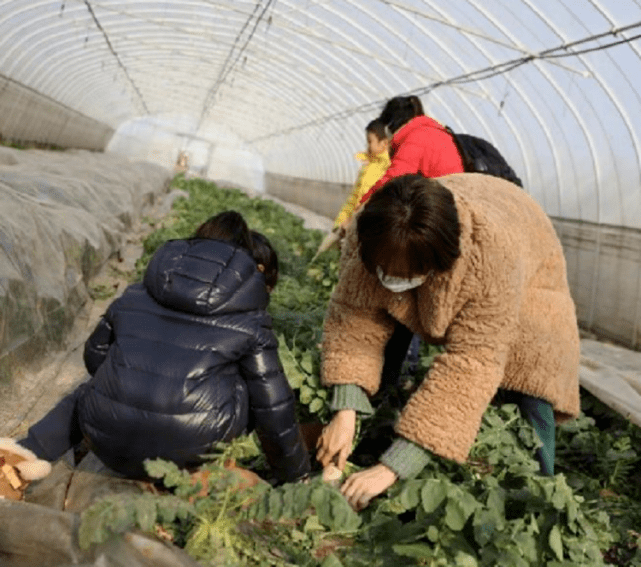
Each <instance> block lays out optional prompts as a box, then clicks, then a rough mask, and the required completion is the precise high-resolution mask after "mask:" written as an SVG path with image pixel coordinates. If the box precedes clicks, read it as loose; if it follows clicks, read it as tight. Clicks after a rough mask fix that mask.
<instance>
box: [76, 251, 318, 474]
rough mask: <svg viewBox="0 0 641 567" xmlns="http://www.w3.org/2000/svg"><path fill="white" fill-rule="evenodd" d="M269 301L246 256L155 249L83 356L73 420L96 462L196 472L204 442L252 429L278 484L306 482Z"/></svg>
mask: <svg viewBox="0 0 641 567" xmlns="http://www.w3.org/2000/svg"><path fill="white" fill-rule="evenodd" d="M267 302H268V294H267V292H266V289H265V280H264V276H263V275H262V273H260V272H259V271H258V270H257V268H256V263H255V262H254V260H253V258H252V257H251V256H250V255H249V254H248V253H247V252H246V251H245V250H244V249H242V248H238V247H235V246H233V245H231V244H229V243H226V242H221V241H217V240H207V239H192V240H173V241H169V242H167V243H166V244H164V245H163V246H162V247H161V248H160V249H159V250H158V251H157V252H156V253H155V254H154V256H153V258H152V259H151V261H150V263H149V266H148V268H147V271H146V274H145V278H144V281H143V283H142V284H133V285H131V286H129V287H128V288H127V289H126V290H125V292H124V293H123V295H122V296H121V297H120V298H118V299H117V300H116V301H114V302H113V303H112V304H111V306H110V307H109V309H108V310H107V312H106V313H105V315H104V316H103V318H102V320H101V321H100V323H99V324H98V326H97V327H96V329H95V331H94V332H93V333H92V335H91V336H90V337H89V339H88V341H87V343H86V345H85V353H84V356H85V364H86V366H87V370H88V371H89V373H90V374H91V375H92V378H91V379H90V381H89V382H88V384H87V387H86V388H85V389H84V392H83V394H82V395H81V397H80V399H79V401H78V412H79V414H78V415H79V420H80V425H81V429H82V431H83V433H84V435H85V437H86V438H87V439H88V441H89V443H90V445H91V447H92V449H93V450H94V452H95V453H96V454H97V455H98V457H99V458H100V459H101V460H102V461H103V462H104V463H105V464H106V465H107V466H109V467H111V468H112V469H114V470H116V471H118V472H121V473H123V474H125V475H127V476H130V477H134V478H135V477H142V476H144V468H143V464H142V463H143V461H144V459H147V458H155V457H160V458H163V459H168V460H171V461H174V462H176V463H177V464H178V465H179V466H190V465H194V464H198V463H199V462H202V461H201V459H200V458H199V456H200V455H202V454H204V453H207V452H208V451H209V450H210V449H211V448H212V444H213V443H215V442H217V441H229V440H231V439H233V438H234V437H236V436H238V435H240V434H242V433H243V432H245V431H248V430H251V429H254V428H255V429H256V432H257V434H258V437H259V439H260V441H261V444H262V446H263V450H264V451H265V454H266V456H267V460H268V462H269V464H270V466H271V467H272V469H273V472H274V474H275V476H276V477H277V478H278V479H279V480H280V481H293V480H296V479H298V478H300V477H302V476H304V475H305V474H307V473H308V472H309V470H310V464H309V455H308V453H307V451H306V449H305V447H304V445H303V441H302V438H301V435H300V431H299V428H298V424H297V422H296V418H295V415H294V396H293V393H292V390H291V388H290V386H289V384H288V382H287V379H286V378H285V375H284V374H283V371H282V366H281V364H280V361H279V358H278V351H277V347H278V343H277V340H276V337H275V336H274V334H273V332H272V329H271V317H270V316H269V315H268V314H267V312H266V311H265V308H266V306H267Z"/></svg>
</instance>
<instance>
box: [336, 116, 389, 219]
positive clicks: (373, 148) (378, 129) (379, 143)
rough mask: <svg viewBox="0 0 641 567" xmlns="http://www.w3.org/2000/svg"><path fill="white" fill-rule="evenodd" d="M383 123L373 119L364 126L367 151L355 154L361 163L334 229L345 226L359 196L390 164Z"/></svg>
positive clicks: (381, 175) (366, 190) (358, 201)
mask: <svg viewBox="0 0 641 567" xmlns="http://www.w3.org/2000/svg"><path fill="white" fill-rule="evenodd" d="M387 133H388V131H387V128H386V126H385V123H383V122H382V121H380V120H378V119H375V120H372V121H371V122H370V123H369V124H368V125H367V126H366V127H365V134H366V136H367V153H364V152H361V153H358V154H356V158H357V159H358V160H360V161H362V162H364V163H363V166H362V167H361V170H360V171H359V173H358V179H357V180H356V183H355V185H354V189H353V191H352V194H351V195H350V196H349V198H348V199H347V201H345V204H344V205H343V207H342V208H341V210H340V212H339V213H338V216H337V217H336V220H335V221H334V230H339V229H341V228H346V226H347V224H348V223H349V221H350V219H351V218H352V216H353V214H354V212H355V211H356V209H357V208H358V205H359V203H360V201H361V198H362V197H363V195H365V193H367V192H368V191H369V189H370V187H372V185H374V183H376V182H377V181H378V180H379V179H380V178H381V177H383V175H384V173H385V172H386V171H387V168H388V167H389V165H390V157H389V138H388V136H387Z"/></svg>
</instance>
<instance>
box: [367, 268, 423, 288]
mask: <svg viewBox="0 0 641 567" xmlns="http://www.w3.org/2000/svg"><path fill="white" fill-rule="evenodd" d="M376 275H377V276H378V280H379V281H380V282H381V284H382V285H383V287H385V288H387V289H389V290H390V291H393V292H394V293H401V292H403V291H407V290H408V289H414V288H415V287H418V286H419V285H422V284H423V283H424V282H425V280H426V279H427V275H425V276H416V277H415V278H412V279H409V280H408V279H405V278H395V277H394V276H386V275H385V274H384V273H383V269H382V268H381V267H380V266H376Z"/></svg>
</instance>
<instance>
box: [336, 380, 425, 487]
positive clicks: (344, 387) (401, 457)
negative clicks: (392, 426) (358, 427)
mask: <svg viewBox="0 0 641 567" xmlns="http://www.w3.org/2000/svg"><path fill="white" fill-rule="evenodd" d="M330 409H331V410H332V411H339V410H342V409H353V410H356V412H357V413H359V414H361V415H371V414H372V413H374V409H373V408H372V405H371V404H370V402H369V398H368V397H367V394H366V393H365V390H363V389H362V388H361V387H360V386H356V385H355V384H341V385H338V386H334V393H333V398H332V402H331V404H330ZM429 462H430V452H429V451H428V450H427V449H423V447H420V446H419V445H417V444H416V443H412V442H411V441H408V440H407V439H404V438H403V437H397V438H396V440H395V441H394V442H393V443H392V444H391V445H390V447H389V449H387V451H385V453H383V455H382V456H381V463H383V464H384V465H386V466H388V467H389V468H390V469H392V470H393V471H394V472H395V473H396V474H397V475H398V477H399V478H401V479H406V478H412V477H415V476H416V475H418V474H419V473H420V472H421V471H422V470H423V468H424V467H425V465H427V463H429Z"/></svg>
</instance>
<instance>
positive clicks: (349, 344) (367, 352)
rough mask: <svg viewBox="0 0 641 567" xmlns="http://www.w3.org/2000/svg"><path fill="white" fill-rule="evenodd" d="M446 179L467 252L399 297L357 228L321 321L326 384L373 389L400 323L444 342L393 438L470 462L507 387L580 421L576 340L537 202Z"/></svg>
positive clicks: (558, 255)
mask: <svg viewBox="0 0 641 567" xmlns="http://www.w3.org/2000/svg"><path fill="white" fill-rule="evenodd" d="M438 181H439V182H440V183H442V184H443V185H444V186H445V187H447V188H448V189H449V190H450V191H451V192H452V193H453V195H454V200H455V203H456V208H457V211H458V215H459V222H460V226H461V237H460V248H461V256H460V257H459V258H458V259H457V260H456V262H455V264H454V266H453V267H452V268H451V270H449V271H447V272H443V273H437V274H433V275H431V276H428V278H427V280H426V281H425V283H423V284H422V285H421V286H420V287H418V288H416V289H413V290H409V291H406V292H403V293H393V292H391V291H389V290H387V289H386V288H384V287H383V286H382V285H381V284H380V283H379V281H378V278H377V277H376V276H375V275H372V274H370V273H369V272H368V271H367V270H366V269H365V267H364V265H363V263H362V262H361V259H360V255H359V252H358V238H357V233H356V223H355V222H353V223H351V226H350V228H349V230H348V233H347V236H346V239H345V243H344V245H343V252H342V255H341V275H340V279H339V282H338V285H337V286H336V289H335V291H334V294H333V296H332V298H331V300H330V303H329V307H328V311H327V315H326V317H325V323H324V335H323V368H322V381H323V383H324V384H325V385H334V384H356V385H358V386H360V387H362V388H363V389H364V390H365V391H366V392H367V393H368V394H370V395H372V394H374V393H375V392H376V391H377V390H378V388H379V385H380V376H381V370H382V366H383V350H384V347H385V344H386V342H387V340H388V339H389V338H390V336H391V334H392V331H393V329H394V325H395V321H399V322H401V323H402V324H403V325H405V326H406V327H408V328H409V329H410V330H411V331H413V332H414V333H418V334H420V335H421V336H422V337H423V339H424V340H425V341H427V342H431V343H434V342H439V343H442V344H444V346H445V352H444V353H442V354H441V355H439V356H438V357H437V358H436V359H435V361H434V364H433V366H432V368H431V369H430V370H429V372H428V374H427V376H426V378H425V380H424V381H423V383H422V384H421V386H420V388H419V389H418V390H417V391H416V392H415V394H414V395H413V396H412V398H411V399H410V400H409V402H408V403H407V405H406V407H405V408H403V411H402V413H401V416H400V419H399V421H398V423H397V424H396V431H397V433H399V434H400V435H401V436H403V437H405V438H406V439H409V440H410V441H413V442H415V443H417V444H418V445H420V446H422V447H424V448H426V449H429V450H431V451H432V452H434V453H436V454H438V455H440V456H442V457H445V458H448V459H452V460H455V461H458V462H463V461H465V459H466V458H467V456H468V453H469V451H470V448H471V446H472V444H473V443H474V439H475V437H476V434H477V432H478V429H479V427H480V423H481V417H482V415H483V413H484V411H485V410H486V408H487V406H488V404H489V403H490V401H491V399H492V397H493V396H494V394H495V393H496V391H497V389H498V388H499V387H503V388H506V389H508V390H516V391H518V392H523V393H525V394H529V395H532V396H536V397H539V398H543V399H545V400H548V401H549V402H550V403H552V405H553V407H554V411H555V416H556V419H557V421H563V420H566V419H569V418H571V417H576V416H577V415H578V412H579V382H578V370H579V335H578V328H577V322H576V315H575V308H574V303H573V301H572V298H571V297H570V292H569V289H568V284H567V276H566V268H565V259H564V256H563V249H562V248H561V244H560V242H559V240H558V238H557V236H556V233H555V231H554V228H553V226H552V223H551V222H550V220H549V218H548V217H547V216H546V214H545V213H544V212H543V210H542V209H541V208H540V207H539V205H538V204H537V203H536V202H535V201H534V200H533V199H532V198H531V197H529V196H528V195H527V194H526V193H525V192H524V191H523V190H522V189H520V188H518V187H517V186H516V185H514V184H512V183H510V182H508V181H505V180H503V179H499V178H496V177H491V176H488V175H481V174H470V173H464V174H455V175H449V176H446V177H441V178H439V179H438Z"/></svg>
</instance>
